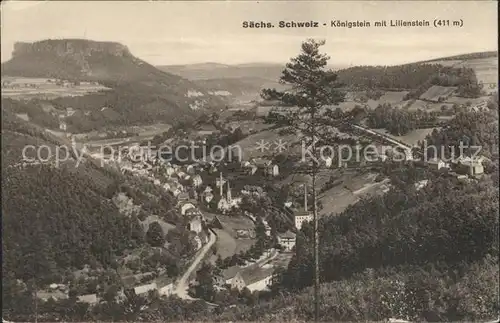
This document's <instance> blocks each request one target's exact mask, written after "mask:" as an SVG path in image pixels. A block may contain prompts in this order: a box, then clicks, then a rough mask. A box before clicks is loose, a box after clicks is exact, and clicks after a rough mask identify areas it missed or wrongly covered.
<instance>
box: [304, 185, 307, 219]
mask: <svg viewBox="0 0 500 323" xmlns="http://www.w3.org/2000/svg"><path fill="white" fill-rule="evenodd" d="M304 211H306V212H307V183H305V184H304Z"/></svg>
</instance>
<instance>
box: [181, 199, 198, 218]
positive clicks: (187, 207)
mask: <svg viewBox="0 0 500 323" xmlns="http://www.w3.org/2000/svg"><path fill="white" fill-rule="evenodd" d="M179 207H180V212H181V215H186V212H187V211H188V210H190V209H196V205H194V204H193V203H192V202H187V201H186V202H183V203H180V204H179Z"/></svg>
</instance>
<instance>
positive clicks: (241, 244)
mask: <svg viewBox="0 0 500 323" xmlns="http://www.w3.org/2000/svg"><path fill="white" fill-rule="evenodd" d="M214 231H215V233H216V234H217V242H216V243H215V246H216V248H217V255H216V256H214V257H212V259H211V260H212V261H215V260H216V259H217V257H218V256H220V257H221V258H222V259H224V258H227V257H231V256H233V255H235V254H238V253H240V252H244V251H246V250H248V249H249V248H250V247H251V246H252V245H253V244H254V243H255V239H235V238H233V237H232V236H231V235H230V234H229V233H228V232H227V231H224V230H219V229H215V230H214Z"/></svg>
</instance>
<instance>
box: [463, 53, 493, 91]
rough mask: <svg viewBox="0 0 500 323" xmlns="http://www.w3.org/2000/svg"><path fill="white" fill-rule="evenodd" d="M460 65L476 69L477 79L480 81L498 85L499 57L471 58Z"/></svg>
mask: <svg viewBox="0 0 500 323" xmlns="http://www.w3.org/2000/svg"><path fill="white" fill-rule="evenodd" d="M458 66H459V67H462V66H465V67H469V68H472V69H474V71H475V72H476V76H477V80H478V81H480V82H483V83H495V84H497V85H498V57H488V58H479V59H471V60H467V61H464V62H462V63H461V64H459V65H458Z"/></svg>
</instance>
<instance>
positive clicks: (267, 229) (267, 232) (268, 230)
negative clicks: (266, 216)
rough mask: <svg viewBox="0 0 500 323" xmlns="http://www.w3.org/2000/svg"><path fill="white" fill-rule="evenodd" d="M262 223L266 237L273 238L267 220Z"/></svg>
mask: <svg viewBox="0 0 500 323" xmlns="http://www.w3.org/2000/svg"><path fill="white" fill-rule="evenodd" d="M262 223H263V224H264V228H265V229H266V236H268V237H270V236H271V226H270V225H269V223H268V222H267V221H266V220H262Z"/></svg>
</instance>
